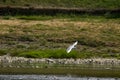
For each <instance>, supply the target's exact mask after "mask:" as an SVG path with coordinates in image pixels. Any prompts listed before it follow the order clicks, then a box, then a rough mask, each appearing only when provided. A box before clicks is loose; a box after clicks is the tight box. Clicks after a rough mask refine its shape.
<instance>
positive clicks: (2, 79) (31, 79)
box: [0, 75, 120, 80]
mask: <svg viewBox="0 0 120 80" xmlns="http://www.w3.org/2000/svg"><path fill="white" fill-rule="evenodd" d="M0 80H120V78H109V77H108V78H104V77H103V78H100V77H78V76H71V75H0Z"/></svg>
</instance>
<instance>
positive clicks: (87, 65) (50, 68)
mask: <svg viewBox="0 0 120 80" xmlns="http://www.w3.org/2000/svg"><path fill="white" fill-rule="evenodd" d="M119 73H120V60H118V59H106V58H104V59H103V58H95V59H48V58H43V59H38V58H24V57H10V56H0V74H49V75H50V74H54V75H68V74H69V75H77V76H93V77H94V76H95V77H96V76H97V77H120V74H119Z"/></svg>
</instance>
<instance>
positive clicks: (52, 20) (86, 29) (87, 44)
mask: <svg viewBox="0 0 120 80" xmlns="http://www.w3.org/2000/svg"><path fill="white" fill-rule="evenodd" d="M119 20H120V19H119V18H107V17H106V16H92V15H91V16H90V15H81V16H80V15H79V16H78V15H62V14H58V15H56V16H45V15H44V16H42V15H40V16H35V15H34V16H20V15H18V16H2V17H1V19H0V21H1V23H0V28H1V29H0V42H1V46H0V47H1V51H0V54H1V55H3V54H7V53H11V55H13V56H25V57H34V58H42V57H49V58H91V57H116V58H120V55H119V54H120V53H119V52H120V49H119V47H120V35H119V34H120V28H119V27H120V22H119ZM76 40H77V41H78V42H79V43H78V45H77V48H76V49H75V52H74V51H73V52H72V53H70V54H66V52H65V49H66V48H67V47H68V46H69V45H70V44H72V43H73V42H75V41H76ZM4 50H5V52H4Z"/></svg>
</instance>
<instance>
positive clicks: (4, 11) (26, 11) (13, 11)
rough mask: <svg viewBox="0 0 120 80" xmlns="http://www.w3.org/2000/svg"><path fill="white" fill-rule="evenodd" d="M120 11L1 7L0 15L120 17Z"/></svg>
mask: <svg viewBox="0 0 120 80" xmlns="http://www.w3.org/2000/svg"><path fill="white" fill-rule="evenodd" d="M119 13H120V9H82V8H81V9H80V8H34V7H11V6H7V7H0V15H41V14H42V15H56V14H77V15H79V14H90V15H105V14H107V15H110V14H111V15H112V14H113V15H119Z"/></svg>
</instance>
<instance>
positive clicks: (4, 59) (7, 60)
mask: <svg viewBox="0 0 120 80" xmlns="http://www.w3.org/2000/svg"><path fill="white" fill-rule="evenodd" d="M0 63H1V64H12V63H14V64H15V63H16V64H17V63H27V64H34V63H38V64H39V63H45V64H65V65H67V64H73V65H74V64H76V65H79V64H99V65H106V64H107V65H120V60H119V59H116V58H88V59H80V58H78V59H73V58H70V59H67V58H63V59H54V58H25V57H11V56H8V55H4V56H0Z"/></svg>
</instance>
